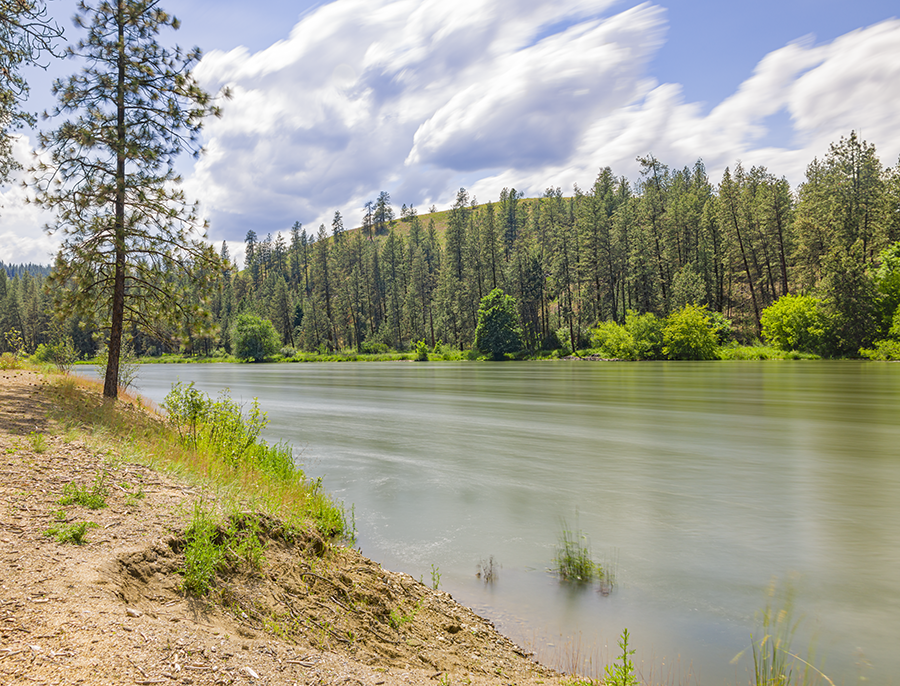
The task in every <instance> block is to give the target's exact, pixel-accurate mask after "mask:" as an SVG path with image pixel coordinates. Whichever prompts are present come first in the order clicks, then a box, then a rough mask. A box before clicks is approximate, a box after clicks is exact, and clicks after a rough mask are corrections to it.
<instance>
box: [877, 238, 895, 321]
mask: <svg viewBox="0 0 900 686" xmlns="http://www.w3.org/2000/svg"><path fill="white" fill-rule="evenodd" d="M879 260H880V261H881V264H880V265H879V266H878V269H877V271H876V272H875V288H876V290H877V292H878V296H879V303H878V306H879V310H880V311H881V316H882V320H883V324H884V326H885V328H887V327H890V326H891V325H892V324H893V322H896V314H895V313H896V312H897V309H898V308H900V241H897V242H896V243H893V244H891V245H890V246H888V247H887V248H885V249H884V250H882V251H881V254H880V255H879Z"/></svg>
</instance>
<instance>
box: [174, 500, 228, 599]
mask: <svg viewBox="0 0 900 686" xmlns="http://www.w3.org/2000/svg"><path fill="white" fill-rule="evenodd" d="M218 535H219V526H218V523H217V521H216V518H215V516H214V514H213V512H212V510H211V509H210V508H208V507H206V506H205V505H204V504H202V503H199V502H197V503H194V516H193V518H192V519H191V523H190V525H189V526H188V528H187V531H185V534H184V539H185V545H184V567H183V569H182V574H184V582H183V585H184V590H185V591H188V592H189V593H194V594H195V595H206V594H207V593H209V590H210V589H211V588H212V584H213V581H214V580H215V578H216V572H217V571H218V570H219V568H220V567H221V566H222V564H223V562H224V561H225V551H224V549H223V547H222V546H221V545H219V544H217V543H216V537H217V536H218Z"/></svg>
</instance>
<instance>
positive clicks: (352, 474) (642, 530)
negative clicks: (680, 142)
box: [137, 361, 900, 684]
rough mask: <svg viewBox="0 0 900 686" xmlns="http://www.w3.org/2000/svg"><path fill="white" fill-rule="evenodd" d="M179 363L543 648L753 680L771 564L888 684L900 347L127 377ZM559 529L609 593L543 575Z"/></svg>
mask: <svg viewBox="0 0 900 686" xmlns="http://www.w3.org/2000/svg"><path fill="white" fill-rule="evenodd" d="M176 380H180V381H183V382H191V381H193V382H195V383H196V385H197V387H198V388H200V389H202V390H204V391H206V392H208V393H210V394H211V395H215V394H217V393H218V392H219V391H220V390H221V389H222V388H229V389H230V392H231V396H232V397H233V398H235V399H236V400H239V401H243V402H247V401H250V400H251V399H252V398H254V397H258V398H259V402H260V405H261V407H262V408H263V409H264V410H266V411H267V412H268V416H269V419H270V421H271V423H270V425H269V427H268V431H267V437H268V438H269V439H272V440H282V439H283V440H287V441H289V442H290V443H291V444H292V445H293V446H294V455H295V458H296V459H297V460H298V462H300V463H302V465H303V466H304V468H305V469H306V471H307V473H308V474H310V475H312V476H324V481H325V488H326V490H328V491H330V492H331V493H333V494H334V495H335V496H336V497H337V498H338V499H340V500H342V501H344V503H345V504H346V505H347V506H348V508H349V506H350V505H351V504H352V506H353V507H354V508H355V514H356V525H357V528H358V534H359V536H358V545H359V547H360V548H361V550H362V552H363V553H364V554H366V555H368V556H369V557H371V558H373V559H375V560H377V561H379V562H381V563H382V564H383V565H384V566H386V567H388V568H392V569H396V570H400V571H405V572H408V573H410V574H412V575H413V576H414V577H416V578H422V579H423V580H424V581H425V583H427V584H429V585H430V584H431V582H432V580H433V578H435V577H433V572H436V573H439V574H440V587H441V589H442V590H446V591H449V592H450V593H452V594H453V596H454V597H455V598H456V599H457V600H459V601H461V602H463V603H465V604H467V605H469V606H471V607H474V608H475V609H476V610H477V611H479V612H480V613H481V614H483V615H485V616H487V617H489V618H490V619H492V620H493V621H494V622H495V623H496V624H497V626H498V627H499V628H500V629H501V630H503V631H504V632H505V633H506V634H507V635H510V636H511V637H512V638H513V639H514V640H516V641H517V642H519V643H520V644H523V645H526V646H527V647H530V648H531V649H532V650H534V651H535V652H536V653H537V654H538V656H539V657H541V658H542V659H543V660H545V661H547V662H550V663H552V664H554V665H556V666H560V667H563V668H566V669H571V668H573V667H577V668H579V669H580V670H581V671H583V672H585V671H586V672H589V673H591V672H593V673H594V674H596V673H597V672H598V671H600V669H601V668H600V665H602V664H603V663H605V662H607V661H608V660H610V659H611V658H612V657H613V655H612V653H614V650H615V641H616V639H617V637H618V635H619V634H620V632H621V631H622V629H623V628H625V627H627V628H628V629H629V631H630V633H631V636H632V642H633V644H634V646H635V647H636V648H637V649H638V656H637V657H638V660H639V665H640V667H641V669H642V671H643V675H644V678H645V679H647V680H649V679H653V680H661V681H664V682H667V683H676V682H678V683H704V684H721V683H747V681H748V678H747V674H748V669H750V665H751V662H750V660H749V658H748V656H746V655H745V656H744V657H743V658H741V659H740V660H738V661H737V662H736V663H732V660H733V658H735V656H736V655H737V654H738V653H739V652H740V651H742V650H744V649H745V648H749V646H750V634H751V632H755V635H756V636H757V637H758V636H759V630H758V628H757V625H756V624H755V621H754V616H755V613H757V611H759V610H761V609H762V608H763V607H764V606H765V604H766V591H767V588H769V587H770V585H771V584H772V582H773V580H775V582H776V584H777V587H778V588H779V589H786V588H787V587H791V588H793V589H794V591H795V594H796V606H797V613H796V616H797V617H798V618H800V617H802V618H803V621H802V624H801V625H800V628H799V629H798V632H797V634H796V638H795V641H794V647H795V648H796V649H799V650H800V651H804V652H805V651H806V649H807V647H808V646H809V645H810V642H811V641H814V642H815V645H816V649H817V653H818V656H819V658H820V661H821V659H822V658H823V657H824V671H825V672H826V673H827V674H828V675H829V676H830V678H831V679H832V680H833V681H834V683H836V684H839V683H850V682H852V681H855V680H856V679H857V678H858V677H859V676H860V675H862V676H866V677H868V678H869V679H870V680H872V681H874V682H875V683H897V682H900V676H895V675H900V649H898V648H897V646H898V645H900V365H890V364H881V363H859V362H783V363H780V362H762V363H759V362H718V363H669V362H659V363H586V362H562V361H561V362H536V363H437V364H435V363H427V364H415V363H377V364H376V363H334V364H328V363H319V364H269V365H230V364H211V365H147V366H144V367H142V368H141V370H140V374H139V379H138V381H137V387H138V391H139V392H140V393H142V394H143V395H144V396H146V397H148V398H150V399H152V400H154V401H156V402H161V401H162V399H163V397H164V396H165V395H166V393H168V391H169V390H170V388H171V385H172V383H173V382H174V381H176ZM564 526H565V527H566V528H567V529H569V530H571V531H575V532H581V533H582V534H583V536H584V538H582V539H580V540H582V541H583V542H584V543H585V544H589V545H590V547H591V550H592V553H593V556H594V558H595V559H596V560H598V561H600V562H602V563H604V564H605V566H606V567H607V568H609V569H612V570H613V571H614V572H615V579H616V582H615V585H614V587H613V590H612V592H611V593H608V594H605V593H604V592H601V590H603V591H605V590H608V589H601V588H600V587H598V586H596V585H595V586H590V587H585V588H578V587H573V586H570V585H566V584H560V583H559V582H558V581H557V580H556V579H555V577H554V576H553V575H552V574H551V573H550V572H549V571H548V570H549V569H550V567H552V564H553V559H554V555H555V552H556V546H557V542H558V539H559V536H560V533H561V531H562V530H563V527H564ZM490 560H493V569H494V571H495V578H494V581H493V582H492V583H489V584H488V583H485V582H484V579H483V578H478V577H477V576H476V572H477V571H478V569H479V568H480V567H482V566H489V565H490V562H489V561H490Z"/></svg>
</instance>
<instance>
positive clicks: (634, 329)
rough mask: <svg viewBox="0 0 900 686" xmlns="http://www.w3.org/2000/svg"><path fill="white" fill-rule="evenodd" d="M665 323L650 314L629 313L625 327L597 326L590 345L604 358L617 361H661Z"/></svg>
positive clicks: (608, 323)
mask: <svg viewBox="0 0 900 686" xmlns="http://www.w3.org/2000/svg"><path fill="white" fill-rule="evenodd" d="M664 324H665V322H664V321H663V320H661V319H660V318H659V317H657V316H656V315H655V314H653V313H652V312H646V313H644V314H638V313H637V312H635V311H634V310H628V312H627V313H626V314H625V324H624V325H621V324H617V323H616V322H613V321H606V322H600V323H599V324H598V325H597V326H596V327H595V328H594V329H593V330H592V331H591V343H592V344H593V345H594V346H595V347H596V348H598V349H599V350H600V353H601V354H602V355H603V356H604V357H611V358H615V359H619V360H657V359H660V358H661V357H662V346H663V335H662V334H663V326H664Z"/></svg>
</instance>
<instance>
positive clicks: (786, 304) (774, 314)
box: [760, 293, 826, 352]
mask: <svg viewBox="0 0 900 686" xmlns="http://www.w3.org/2000/svg"><path fill="white" fill-rule="evenodd" d="M760 320H761V322H762V333H763V338H765V339H766V341H768V342H769V343H770V344H771V345H773V346H774V347H776V348H778V349H779V350H803V351H806V352H816V351H818V350H820V349H821V348H822V344H823V339H824V336H825V326H826V321H825V318H824V316H823V314H822V310H821V301H819V300H818V299H817V298H814V297H812V296H810V295H793V294H790V293H788V294H787V295H783V296H781V297H780V298H779V299H778V300H776V301H775V302H774V303H772V304H771V305H770V306H769V307H767V308H766V309H764V310H763V312H762V315H761V317H760Z"/></svg>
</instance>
